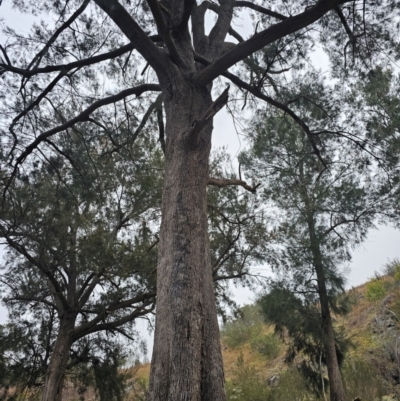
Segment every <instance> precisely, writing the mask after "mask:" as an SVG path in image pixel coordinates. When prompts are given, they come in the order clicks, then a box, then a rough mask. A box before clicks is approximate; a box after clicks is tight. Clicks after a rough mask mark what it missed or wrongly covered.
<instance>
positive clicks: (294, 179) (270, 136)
mask: <svg viewBox="0 0 400 401" xmlns="http://www.w3.org/2000/svg"><path fill="white" fill-rule="evenodd" d="M309 78H310V81H308V79H307V76H303V81H302V83H299V92H300V93H301V94H303V96H304V98H305V99H307V100H304V101H298V102H297V104H296V106H295V108H296V113H297V115H299V116H300V118H301V119H302V120H303V121H306V123H307V124H308V125H309V126H315V127H320V129H321V130H324V131H326V132H327V134H321V135H320V136H319V146H320V147H321V149H323V150H324V156H325V160H326V165H324V164H323V163H322V162H321V160H319V159H318V158H317V157H316V155H315V154H313V152H312V148H311V146H310V143H309V141H308V139H307V137H306V135H304V133H302V132H301V131H300V130H299V129H298V126H297V125H296V124H294V123H293V121H292V120H291V119H289V118H288V116H286V115H283V114H282V113H281V112H277V113H273V112H272V113H265V114H264V115H260V116H259V119H258V120H257V121H256V122H255V123H254V128H253V131H252V132H253V135H252V147H251V149H250V150H249V151H248V152H247V153H245V154H243V155H242V161H243V163H244V165H245V167H247V171H248V172H250V173H251V175H252V177H253V179H256V180H259V181H260V182H263V188H264V190H263V193H262V196H263V197H264V198H265V200H266V202H267V203H269V204H270V206H271V208H272V210H279V215H278V217H277V219H276V226H275V228H274V241H276V244H277V246H278V249H277V251H276V253H275V261H273V263H274V264H275V266H276V267H277V268H278V269H280V270H282V277H281V279H280V281H279V282H277V283H275V284H274V285H273V291H272V292H271V293H270V294H269V295H267V296H266V297H265V298H264V300H263V302H262V305H263V307H264V311H265V314H266V316H267V317H268V319H269V320H270V321H272V322H274V323H275V324H276V327H277V328H278V330H279V329H282V328H283V327H286V328H287V329H288V332H289V334H290V335H291V336H292V337H293V339H294V340H293V341H294V342H293V347H292V349H291V350H290V351H289V360H290V359H293V357H294V355H295V354H296V352H299V351H300V350H303V351H304V352H305V353H306V354H308V355H313V356H314V357H315V351H317V350H318V348H320V351H321V352H323V358H324V361H326V365H327V369H328V376H329V383H330V399H331V400H344V399H345V392H344V387H343V383H342V380H341V375H340V370H339V361H338V353H337V347H336V342H335V330H334V327H333V316H332V311H333V312H336V313H337V312H343V309H342V308H340V307H339V305H338V303H337V297H338V295H340V294H343V292H344V278H343V277H342V274H341V272H340V267H341V266H343V264H344V263H345V262H347V261H349V260H350V252H349V249H350V248H351V247H352V246H354V245H356V244H358V243H360V241H362V239H363V238H364V237H365V235H366V233H367V230H368V229H369V228H370V227H371V226H373V221H374V217H375V214H376V213H377V208H376V205H377V202H378V200H379V199H380V198H379V196H380V193H379V191H378V193H377V188H376V187H377V186H374V185H373V183H372V182H371V177H369V175H368V173H369V169H368V168H366V167H365V154H363V153H362V154H359V152H358V151H357V149H354V150H353V151H351V150H350V149H347V150H345V149H343V148H342V147H341V146H340V145H341V143H340V141H338V138H337V137H332V136H331V135H329V133H328V132H329V131H330V130H331V128H330V127H331V126H332V125H335V124H336V121H337V120H339V119H340V117H341V112H340V108H339V107H336V106H335V105H332V104H331V103H330V102H329V92H327V91H326V88H324V85H323V83H322V82H318V81H316V80H314V78H315V77H314V76H313V75H311V77H309ZM290 95H291V94H290V93H288V96H289V98H290ZM316 98H318V99H319V101H318V104H314V103H313V99H316ZM342 107H343V104H342ZM359 156H361V158H360V157H359ZM284 300H285V301H284ZM317 302H318V303H319V305H320V307H319V310H318V315H319V321H320V324H319V326H315V323H316V317H317V314H316V312H317V310H316V307H315V305H316V303H317ZM286 308H287V310H288V312H287V313H283V310H284V309H286ZM291 318H292V319H291ZM318 343H320V344H319V345H318ZM314 348H315V349H314ZM317 355H318V352H317ZM315 362H316V361H315Z"/></svg>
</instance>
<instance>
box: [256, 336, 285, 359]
mask: <svg viewBox="0 0 400 401" xmlns="http://www.w3.org/2000/svg"><path fill="white" fill-rule="evenodd" d="M250 345H251V348H252V349H253V350H254V351H257V352H258V353H259V354H261V355H263V356H265V357H267V358H268V359H273V358H276V357H277V356H278V355H279V352H280V350H281V345H282V344H281V341H280V340H279V339H278V338H277V337H276V335H274V334H260V335H258V336H257V337H254V338H252V339H251V341H250Z"/></svg>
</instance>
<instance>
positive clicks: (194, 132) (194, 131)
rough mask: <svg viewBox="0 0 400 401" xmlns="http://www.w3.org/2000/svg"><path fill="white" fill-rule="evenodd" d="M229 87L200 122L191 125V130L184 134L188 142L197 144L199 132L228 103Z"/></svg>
mask: <svg viewBox="0 0 400 401" xmlns="http://www.w3.org/2000/svg"><path fill="white" fill-rule="evenodd" d="M228 94H229V86H228V87H227V88H226V89H225V90H224V91H223V92H222V93H221V95H220V96H219V97H218V98H217V99H216V100H215V101H214V103H213V104H212V105H211V107H210V108H209V109H208V110H207V111H206V112H205V114H204V117H203V118H202V119H201V120H197V121H195V122H194V123H193V125H192V128H191V129H190V130H189V132H187V133H186V136H187V138H188V139H189V140H190V142H192V143H195V144H197V143H198V141H199V136H200V132H201V130H202V129H203V128H204V127H205V126H206V125H207V124H208V123H209V121H210V120H211V119H212V118H213V117H214V116H215V115H216V114H217V113H218V112H219V111H220V110H221V109H222V108H223V107H224V106H225V105H226V104H227V103H228V97H229V95H228Z"/></svg>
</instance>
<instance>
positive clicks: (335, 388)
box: [309, 219, 346, 401]
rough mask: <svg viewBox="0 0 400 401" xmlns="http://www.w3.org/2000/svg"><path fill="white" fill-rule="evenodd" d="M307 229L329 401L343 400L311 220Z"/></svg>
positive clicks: (319, 255) (330, 322)
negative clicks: (318, 304) (319, 314)
mask: <svg viewBox="0 0 400 401" xmlns="http://www.w3.org/2000/svg"><path fill="white" fill-rule="evenodd" d="M311 220H312V219H311ZM309 230H310V239H311V248H312V252H313V262H314V268H315V272H316V274H317V284H318V294H319V302H320V306H321V324H322V331H323V334H324V348H325V357H326V366H327V369H328V378H329V392H330V401H345V398H346V396H345V391H344V386H343V381H342V375H341V373H340V369H339V361H338V358H337V353H336V347H335V334H334V331H333V324H332V316H331V312H330V307H329V299H328V292H327V289H326V278H325V273H324V266H323V263H322V256H321V250H320V248H319V242H318V239H317V237H316V233H315V229H314V221H313V220H312V221H310V222H309Z"/></svg>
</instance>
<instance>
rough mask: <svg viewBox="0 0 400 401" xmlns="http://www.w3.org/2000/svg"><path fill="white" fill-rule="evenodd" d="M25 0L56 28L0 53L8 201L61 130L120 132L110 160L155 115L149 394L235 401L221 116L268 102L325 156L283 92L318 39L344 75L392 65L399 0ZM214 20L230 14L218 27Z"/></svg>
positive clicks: (13, 36) (45, 27) (22, 5)
mask: <svg viewBox="0 0 400 401" xmlns="http://www.w3.org/2000/svg"><path fill="white" fill-rule="evenodd" d="M13 4H14V5H15V6H16V7H17V8H18V9H19V10H21V12H28V13H31V14H33V15H38V16H39V18H40V15H41V14H42V15H43V14H44V13H45V14H46V15H49V14H50V15H51V16H53V17H54V18H53V19H52V20H53V21H55V22H54V23H49V22H48V23H46V22H45V21H43V22H42V23H37V24H35V25H34V26H33V29H32V32H31V34H29V35H28V36H21V35H19V34H18V33H16V32H14V31H12V30H11V29H6V30H5V34H6V35H8V40H6V41H4V43H3V44H2V47H1V49H0V51H1V58H2V61H1V65H0V68H1V77H2V84H1V85H2V89H1V91H2V100H3V104H2V109H1V113H2V122H1V124H2V134H3V135H4V137H6V138H7V140H5V141H3V143H2V146H4V147H6V152H5V158H4V162H3V164H2V169H5V170H6V174H5V179H6V180H7V182H8V184H7V187H6V188H5V191H4V193H6V192H7V190H8V187H9V186H11V185H12V180H13V178H15V176H16V175H17V172H18V171H19V170H20V169H22V168H29V163H30V162H31V161H32V160H33V159H34V157H35V155H36V156H37V157H39V156H40V157H44V156H46V155H47V154H48V152H51V151H53V152H57V148H56V147H54V144H53V141H52V138H53V137H54V136H55V135H58V134H59V133H61V132H64V133H69V134H70V135H80V134H77V133H76V132H82V131H81V129H80V128H81V125H82V124H83V123H85V124H87V125H88V126H89V127H88V128H87V129H91V130H92V132H93V133H95V132H96V131H102V132H104V133H106V134H107V140H106V141H107V144H108V146H109V149H108V152H118V151H119V150H120V149H123V148H124V147H128V146H139V144H138V143H137V142H136V141H137V138H138V136H139V135H142V134H143V133H144V131H143V128H144V127H145V126H146V121H147V120H148V119H149V115H153V114H155V115H156V116H157V121H158V123H159V142H160V145H161V147H162V148H163V149H165V178H164V189H163V201H162V223H161V230H160V242H159V247H158V267H157V276H158V281H157V318H156V329H155V343H154V350H153V360H152V368H151V377H150V389H149V399H150V400H160V401H161V400H171V401H172V400H189V399H190V400H215V399H217V400H224V399H225V391H224V373H223V366H222V357H221V349H220V342H219V329H218V321H217V311H216V305H215V297H214V293H213V282H212V269H211V262H210V249H209V248H210V245H209V238H208V230H207V196H206V187H207V185H208V184H215V183H216V181H215V180H214V179H213V177H210V176H209V166H208V159H209V153H210V149H211V138H212V131H213V117H214V116H215V115H216V113H217V112H218V111H219V110H221V108H223V107H224V106H225V105H226V104H227V102H228V99H229V96H231V97H232V98H233V99H235V100H233V101H232V102H231V104H230V109H231V110H232V112H234V113H235V112H238V113H240V112H241V109H242V108H243V107H244V108H246V107H250V108H251V107H256V106H257V105H259V104H260V103H259V102H260V100H261V101H264V102H266V103H268V104H270V105H272V106H273V107H276V108H278V109H280V110H282V111H283V112H286V113H287V114H288V115H289V116H290V117H291V118H292V119H293V120H294V121H295V122H296V123H297V124H298V125H299V126H300V127H301V129H302V131H303V132H304V133H305V134H306V135H307V138H308V140H309V141H310V144H311V147H312V151H313V152H314V153H316V154H317V155H318V156H319V157H320V158H321V160H323V150H322V149H320V148H319V147H318V140H317V139H318V135H319V133H317V132H313V131H312V130H311V129H310V128H309V127H308V126H307V124H306V123H305V122H304V121H302V119H301V118H300V117H299V116H298V115H297V114H296V113H295V112H294V111H293V110H292V109H291V104H292V103H290V102H289V103H284V102H282V101H281V99H280V91H281V89H282V88H284V86H285V85H287V84H288V83H289V85H290V77H291V72H292V71H295V70H298V69H301V68H302V67H303V66H304V65H305V64H306V63H308V62H309V61H310V54H311V53H310V52H311V51H312V50H313V47H314V45H315V44H317V43H319V44H320V48H322V47H324V48H326V49H328V50H329V54H330V55H331V56H332V62H333V63H332V65H333V67H334V75H335V76H336V77H338V79H339V78H340V79H342V78H343V79H347V77H351V76H352V77H353V78H354V77H357V74H358V71H359V70H363V69H367V68H370V66H371V65H374V64H375V63H376V62H380V60H381V59H382V57H381V56H382V54H386V53H385V52H386V51H387V50H388V49H389V48H390V47H392V46H393V41H394V39H395V34H396V28H395V17H394V15H395V13H396V12H397V8H396V7H395V5H396V1H395V0H390V1H389V0H386V1H384V2H380V4H377V3H376V2H375V1H370V0H365V1H359V0H349V1H346V0H318V1H314V0H306V1H294V2H290V3H288V2H285V1H279V2H273V1H265V2H260V3H253V2H251V1H237V0H220V1H219V2H218V3H213V2H209V1H204V2H196V1H194V0H183V1H182V0H163V1H156V0H148V1H146V2H139V1H134V0H121V1H118V0H83V1H78V0H76V1H52V2H48V1H38V2H35V3H34V4H33V3H29V2H23V1H19V0H15V1H14V2H13ZM2 6H4V4H3V5H2ZM242 10H247V11H248V12H249V13H251V14H252V15H253V16H254V31H253V33H252V34H250V35H249V34H248V33H246V34H243V35H241V34H240V33H239V32H237V30H236V29H235V27H236V25H235V24H236V21H241V19H240V12H242ZM210 13H213V14H214V16H215V17H216V19H215V20H214V22H212V23H211V25H212V27H211V30H208V29H207V28H208V22H211V21H212V19H213V17H212V16H211V18H210ZM244 36H245V37H244ZM394 57H395V56H394ZM350 72H351V73H354V74H349V73H350ZM227 83H230V84H233V87H234V88H235V89H231V90H230V89H229V87H228V86H226V84H227ZM233 92H236V93H237V96H232V93H233ZM230 93H231V95H230ZM135 96H136V99H135ZM140 96H141V98H140V99H137V98H138V97H140ZM213 99H214V100H213ZM292 100H293V99H292ZM293 101H294V102H295V101H296V100H293ZM231 106H232V107H231ZM90 127H91V128H90ZM123 131H125V132H129V135H128V137H127V139H126V140H125V139H122V138H120V136H119V134H120V133H121V132H123ZM124 138H125V136H124ZM120 139H121V140H120ZM135 142H136V145H135ZM239 178H240V177H239ZM238 181H239V182H238ZM229 184H240V185H245V186H246V187H247V188H249V189H250V190H254V188H253V187H252V186H250V185H248V184H246V183H244V182H243V180H240V179H239V180H235V182H232V181H229V180H228V179H227V180H219V182H218V185H219V186H224V185H229Z"/></svg>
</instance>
